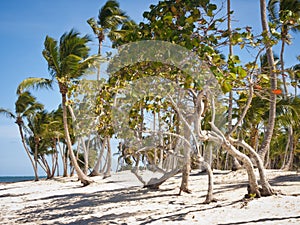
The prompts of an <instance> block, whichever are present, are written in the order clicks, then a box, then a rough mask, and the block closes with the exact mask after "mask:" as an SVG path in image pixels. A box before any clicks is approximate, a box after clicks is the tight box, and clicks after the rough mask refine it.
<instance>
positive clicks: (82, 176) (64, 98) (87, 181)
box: [59, 83, 93, 186]
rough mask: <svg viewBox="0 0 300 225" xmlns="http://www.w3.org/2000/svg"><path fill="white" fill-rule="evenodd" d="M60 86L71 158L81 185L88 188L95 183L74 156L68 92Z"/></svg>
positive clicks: (66, 136)
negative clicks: (67, 104)
mask: <svg viewBox="0 0 300 225" xmlns="http://www.w3.org/2000/svg"><path fill="white" fill-rule="evenodd" d="M59 86H60V92H61V96H62V110H63V123H64V131H65V138H66V142H67V146H68V152H69V155H70V158H71V162H72V165H73V167H74V169H75V170H76V173H77V176H78V179H79V180H80V181H81V183H82V184H83V185H84V186H86V185H89V184H91V183H92V182H93V180H91V179H90V178H89V177H88V176H87V175H85V174H84V173H83V172H82V170H81V169H80V167H79V165H78V163H77V160H76V157H75V155H74V152H73V149H72V142H71V138H70V133H69V128H68V119H67V107H66V101H67V96H66V91H65V90H64V89H65V88H66V87H65V86H64V85H63V84H61V83H60V84H59Z"/></svg>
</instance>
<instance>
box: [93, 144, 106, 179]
mask: <svg viewBox="0 0 300 225" xmlns="http://www.w3.org/2000/svg"><path fill="white" fill-rule="evenodd" d="M106 142H107V138H104V139H103V142H102V144H101V149H100V152H99V155H98V159H97V162H96V164H95V166H94V168H93V170H92V172H91V173H90V175H89V176H91V177H93V176H99V175H100V172H99V170H100V165H101V161H102V157H103V153H104V149H105V145H106Z"/></svg>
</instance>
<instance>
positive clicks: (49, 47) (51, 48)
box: [42, 36, 60, 78]
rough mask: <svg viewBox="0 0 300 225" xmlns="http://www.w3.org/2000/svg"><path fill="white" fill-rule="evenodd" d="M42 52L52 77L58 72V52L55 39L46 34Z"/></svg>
mask: <svg viewBox="0 0 300 225" xmlns="http://www.w3.org/2000/svg"><path fill="white" fill-rule="evenodd" d="M42 54H43V56H44V58H45V59H46V61H47V62H48V70H49V71H50V74H51V76H52V78H54V77H55V76H56V74H59V73H60V56H59V54H58V46H57V41H56V40H54V39H53V38H51V37H49V36H47V37H46V39H45V42H44V50H43V52H42Z"/></svg>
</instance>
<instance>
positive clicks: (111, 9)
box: [87, 0, 127, 80]
mask: <svg viewBox="0 0 300 225" xmlns="http://www.w3.org/2000/svg"><path fill="white" fill-rule="evenodd" d="M126 19H127V16H126V14H125V13H124V12H123V11H122V10H121V9H120V5H119V3H118V2H117V1H115V0H108V1H107V2H106V3H105V4H104V6H103V7H102V8H101V9H100V10H99V14H98V21H96V20H95V19H94V18H90V19H88V21H87V23H88V24H89V25H90V26H91V28H92V30H93V32H94V34H95V35H96V36H97V39H98V44H99V45H98V55H100V56H101V50H102V45H103V42H104V40H105V36H106V35H108V36H109V37H112V38H113V37H114V36H115V34H114V31H116V29H117V28H118V26H119V25H121V24H122V23H123V22H124V21H125V20H126ZM97 79H98V80H100V68H99V70H98V73H97Z"/></svg>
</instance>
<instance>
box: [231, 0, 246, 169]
mask: <svg viewBox="0 0 300 225" xmlns="http://www.w3.org/2000/svg"><path fill="white" fill-rule="evenodd" d="M227 28H228V32H229V57H230V56H233V48H232V44H231V39H232V33H231V1H230V0H227ZM232 110H233V91H232V90H231V91H230V92H229V98H228V132H231V130H232ZM231 160H232V166H231V170H233V171H236V170H238V169H240V168H242V166H241V165H240V163H239V161H238V160H237V159H236V158H235V157H234V156H231Z"/></svg>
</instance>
